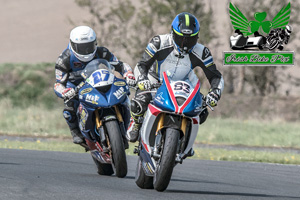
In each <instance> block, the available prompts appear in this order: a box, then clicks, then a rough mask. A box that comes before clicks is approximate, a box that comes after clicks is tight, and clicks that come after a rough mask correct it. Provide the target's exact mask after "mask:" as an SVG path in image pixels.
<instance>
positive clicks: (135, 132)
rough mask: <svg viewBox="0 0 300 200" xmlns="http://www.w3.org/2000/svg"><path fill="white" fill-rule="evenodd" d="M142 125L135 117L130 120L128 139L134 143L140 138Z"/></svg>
mask: <svg viewBox="0 0 300 200" xmlns="http://www.w3.org/2000/svg"><path fill="white" fill-rule="evenodd" d="M141 126H142V123H138V120H135V119H134V118H133V117H131V118H130V124H129V127H128V130H127V134H126V135H127V139H128V140H129V141H130V142H132V143H134V142H136V141H137V140H138V138H139V135H140V134H139V133H140V128H141Z"/></svg>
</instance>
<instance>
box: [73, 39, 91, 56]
mask: <svg viewBox="0 0 300 200" xmlns="http://www.w3.org/2000/svg"><path fill="white" fill-rule="evenodd" d="M71 45H72V48H73V50H74V51H75V52H76V53H78V54H80V55H88V54H91V53H93V52H94V51H95V49H96V47H97V42H96V40H95V41H93V42H88V43H81V44H78V43H74V42H72V41H71Z"/></svg>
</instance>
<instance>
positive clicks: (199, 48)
mask: <svg viewBox="0 0 300 200" xmlns="http://www.w3.org/2000/svg"><path fill="white" fill-rule="evenodd" d="M191 53H192V54H194V55H195V56H196V57H197V58H199V59H200V60H206V59H207V58H209V57H211V56H212V55H211V52H210V50H209V49H208V48H207V47H206V46H204V45H203V44H200V43H197V44H196V45H195V47H194V48H193V50H192V52H191Z"/></svg>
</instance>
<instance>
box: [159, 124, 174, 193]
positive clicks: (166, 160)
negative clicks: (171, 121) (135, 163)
mask: <svg viewBox="0 0 300 200" xmlns="http://www.w3.org/2000/svg"><path fill="white" fill-rule="evenodd" d="M179 135H180V133H179V131H178V130H176V129H172V128H167V129H166V133H165V139H164V144H163V149H162V153H161V158H160V160H159V161H158V164H157V166H156V171H155V174H154V181H153V185H154V189H156V190H157V191H160V192H162V191H164V190H165V189H167V187H168V185H169V183H170V180H171V176H172V172H173V168H174V166H175V158H176V153H177V148H178V142H179Z"/></svg>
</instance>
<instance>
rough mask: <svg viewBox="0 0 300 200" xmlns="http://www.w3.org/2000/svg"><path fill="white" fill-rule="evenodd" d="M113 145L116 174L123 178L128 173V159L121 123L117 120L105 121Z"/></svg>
mask: <svg viewBox="0 0 300 200" xmlns="http://www.w3.org/2000/svg"><path fill="white" fill-rule="evenodd" d="M105 127H106V131H107V134H108V137H109V142H110V147H111V157H112V165H113V168H114V170H115V173H116V176H117V177H119V178H123V177H125V176H126V174H127V161H126V154H125V148H124V144H123V139H122V135H121V131H120V127H119V123H118V122H117V121H115V120H113V121H108V122H105Z"/></svg>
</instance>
